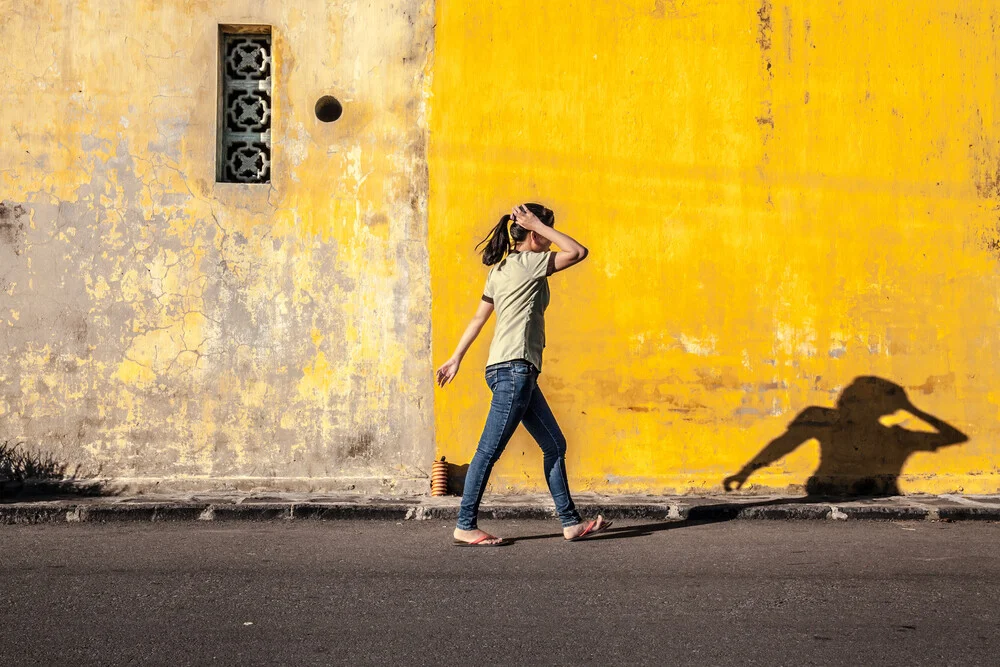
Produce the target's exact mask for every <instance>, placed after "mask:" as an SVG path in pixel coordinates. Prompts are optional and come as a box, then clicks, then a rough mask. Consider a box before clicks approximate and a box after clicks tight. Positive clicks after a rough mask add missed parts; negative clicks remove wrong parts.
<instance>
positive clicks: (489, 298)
mask: <svg viewBox="0 0 1000 667" xmlns="http://www.w3.org/2000/svg"><path fill="white" fill-rule="evenodd" d="M492 278H493V271H490V273H489V275H487V276H486V285H485V286H484V287H483V301H485V302H486V303H493V280H491V279H492Z"/></svg>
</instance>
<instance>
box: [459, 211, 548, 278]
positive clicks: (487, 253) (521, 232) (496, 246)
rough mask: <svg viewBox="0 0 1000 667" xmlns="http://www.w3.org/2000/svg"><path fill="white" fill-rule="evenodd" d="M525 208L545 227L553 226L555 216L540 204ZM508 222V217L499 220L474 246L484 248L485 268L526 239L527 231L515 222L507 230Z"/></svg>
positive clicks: (477, 248)
mask: <svg viewBox="0 0 1000 667" xmlns="http://www.w3.org/2000/svg"><path fill="white" fill-rule="evenodd" d="M525 206H526V207H528V210H529V211H531V212H532V213H534V214H535V216H536V217H537V218H538V219H539V220H541V221H542V224H543V225H545V226H546V227H554V226H555V224H556V216H555V214H554V213H553V212H552V210H551V209H548V208H545V207H544V206H542V205H541V204H525ZM510 220H511V218H510V216H509V215H505V216H504V217H502V218H500V222H498V223H497V225H496V227H494V228H493V231H491V232H490V233H489V235H488V236H487V237H486V238H485V239H483V240H482V241H480V242H479V245H477V246H476V250H479V247H480V246H482V245H485V246H486V247H485V248H483V250H482V253H483V264H485V265H486V266H493V265H494V264H496V263H497V262H499V261H500V260H502V259H503V258H504V256H506V255H507V253H509V252H510V251H511V250H513V249H514V246H515V245H516V244H518V243H520V242H521V241H523V240H524V239H526V238H528V230H527V229H525V228H524V227H522V226H521V225H519V224H517V223H516V222H514V223H511V225H510V228H509V229H508V227H507V223H510Z"/></svg>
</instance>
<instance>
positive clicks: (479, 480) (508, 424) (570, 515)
mask: <svg viewBox="0 0 1000 667" xmlns="http://www.w3.org/2000/svg"><path fill="white" fill-rule="evenodd" d="M486 384H488V385H489V386H490V390H491V391H492V392H493V400H492V401H491V402H490V413H489V415H488V416H487V417H486V426H485V428H483V435H482V437H480V438H479V447H477V448H476V454H475V456H473V457H472V463H470V464H469V472H468V473H467V474H466V476H465V491H464V493H463V494H462V505H461V508H460V509H459V512H458V528H459V530H475V528H476V518H477V516H478V514H479V503H480V502H481V501H482V499H483V491H484V490H485V489H486V481H487V480H488V479H489V477H490V471H491V470H493V464H495V463H496V462H497V459H499V458H500V455H501V454H502V453H503V450H504V447H506V446H507V443H508V442H509V441H510V437H511V436H512V435H514V430H515V429H516V428H517V425H518V424H520V423H523V424H524V427H525V428H526V429H528V433H530V434H531V437H533V438H534V439H535V441H536V442H537V443H538V445H539V446H540V447H541V448H542V453H543V455H544V466H545V479H546V481H547V482H548V485H549V492H550V493H551V494H552V500H554V501H555V504H556V512H557V513H558V514H559V520H560V521H561V522H562V525H563V527H564V528H565V527H567V526H575V525H576V524H578V523H580V515H579V514H578V513H577V511H576V507H575V506H574V505H573V499H572V498H571V497H570V495H569V484H568V483H567V482H566V438H565V437H564V436H563V434H562V431H560V430H559V424H558V423H556V418H555V416H554V415H553V414H552V410H550V409H549V405H548V403H546V402H545V397H544V396H542V390H541V389H539V387H538V370H536V369H535V367H534V366H533V365H532V364H530V363H528V362H527V361H521V360H517V361H505V362H503V363H501V364H493V365H492V366H489V367H488V368H487V369H486Z"/></svg>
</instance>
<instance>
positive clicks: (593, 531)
mask: <svg viewBox="0 0 1000 667" xmlns="http://www.w3.org/2000/svg"><path fill="white" fill-rule="evenodd" d="M598 521H600V522H601V525H599V526H597V522H598ZM612 523H613V522H611V521H604V520H603V517H601V518H600V519H594V520H593V521H591V522H590V523H588V524H587V527H586V528H584V529H583V532H582V533H580V534H579V535H577V536H576V537H567V538H565V540H566V541H567V542H578V541H579V540H585V539H587V538H590V537H593V536H594V535H597V534H598V533H603V532H604V530H605V529H606V528H610V527H611V524H612ZM595 526H597V527H596V528H595Z"/></svg>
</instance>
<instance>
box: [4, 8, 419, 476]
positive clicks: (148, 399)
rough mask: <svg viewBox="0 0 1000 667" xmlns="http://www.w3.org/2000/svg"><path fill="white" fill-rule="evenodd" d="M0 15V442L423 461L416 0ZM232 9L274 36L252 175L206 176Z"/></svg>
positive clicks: (165, 468)
mask: <svg viewBox="0 0 1000 667" xmlns="http://www.w3.org/2000/svg"><path fill="white" fill-rule="evenodd" d="M0 16H2V18H0V24H2V25H3V35H4V49H3V53H2V55H0V72H2V73H3V76H2V77H0V99H2V100H3V104H2V105H0V130H2V132H3V141H2V143H0V199H2V200H3V202H4V204H3V210H2V211H0V217H2V220H0V389H2V392H0V443H3V442H5V441H6V442H8V443H10V444H13V443H15V442H23V443H24V445H23V447H24V448H26V450H27V451H30V452H33V454H34V455H36V456H37V457H40V458H42V459H44V458H45V457H52V460H53V461H54V462H55V466H56V468H58V467H59V466H65V467H66V472H67V474H69V473H72V472H73V471H77V472H78V474H80V475H84V476H93V475H98V476H103V477H112V478H115V479H116V480H119V481H121V480H124V479H129V478H131V479H135V478H139V479H150V480H164V479H172V480H175V481H176V480H199V479H204V480H212V481H211V483H212V484H213V485H215V486H218V485H219V484H220V483H221V482H220V480H230V482H232V483H243V482H246V483H247V484H250V485H251V486H252V485H253V484H267V483H270V484H275V485H278V486H281V487H289V486H293V485H294V484H295V482H296V480H306V483H307V485H309V486H310V488H319V487H323V486H324V485H336V484H335V483H334V482H333V481H331V480H345V479H348V478H351V477H356V478H358V479H359V480H366V479H376V480H379V479H385V480H387V483H388V484H390V486H391V484H392V483H394V480H398V479H404V478H413V477H417V476H419V475H420V471H421V469H426V468H427V467H428V465H429V461H430V458H431V456H432V455H433V439H432V427H433V424H432V417H431V415H430V412H429V410H428V409H427V403H426V402H425V397H427V396H429V395H430V394H431V382H430V377H431V376H430V372H429V367H430V354H429V346H430V327H429V324H430V323H429V316H428V313H429V300H430V293H429V286H428V281H427V278H426V275H427V252H426V245H425V242H426V192H427V175H426V161H425V145H426V121H425V105H424V99H425V90H424V89H425V87H426V84H425V82H426V81H427V78H426V77H427V74H428V71H429V68H430V62H431V61H430V58H431V52H432V48H433V6H432V4H431V3H430V2H424V1H422V0H412V1H411V0H404V1H403V2H397V3H394V4H393V5H391V6H390V5H389V4H388V3H384V2H377V1H374V0H372V1H363V0H357V1H347V2H337V3H329V2H324V1H321V0H308V1H305V2H299V1H295V2H292V1H288V2H258V1H256V0H225V1H214V2H190V1H186V0H185V1H182V0H176V1H172V2H163V1H162V0H141V1H137V0H113V1H108V0H100V1H93V2H80V1H78V0H47V1H44V2H37V1H35V0H31V1H21V0H3V1H2V2H0ZM227 23H232V24H267V25H270V26H272V30H273V39H274V52H275V53H274V65H275V67H274V71H275V76H274V88H273V89H274V107H275V115H274V124H273V127H272V135H273V144H274V169H273V174H274V175H273V178H272V182H271V183H270V185H239V184H219V183H215V144H216V99H217V72H218V44H217V33H218V25H219V24H227ZM324 94H332V95H335V96H337V97H338V98H339V99H340V100H341V101H342V102H343V104H344V107H345V113H344V117H343V118H342V119H341V120H340V121H338V122H336V123H332V124H323V123H321V122H319V121H318V120H317V119H316V117H315V115H314V111H313V109H314V105H315V103H316V100H317V99H318V98H319V97H320V96H321V95H324ZM241 480H242V481H241ZM323 480H326V481H323ZM227 483H229V482H227ZM387 488H388V487H387ZM421 488H422V487H421Z"/></svg>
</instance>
